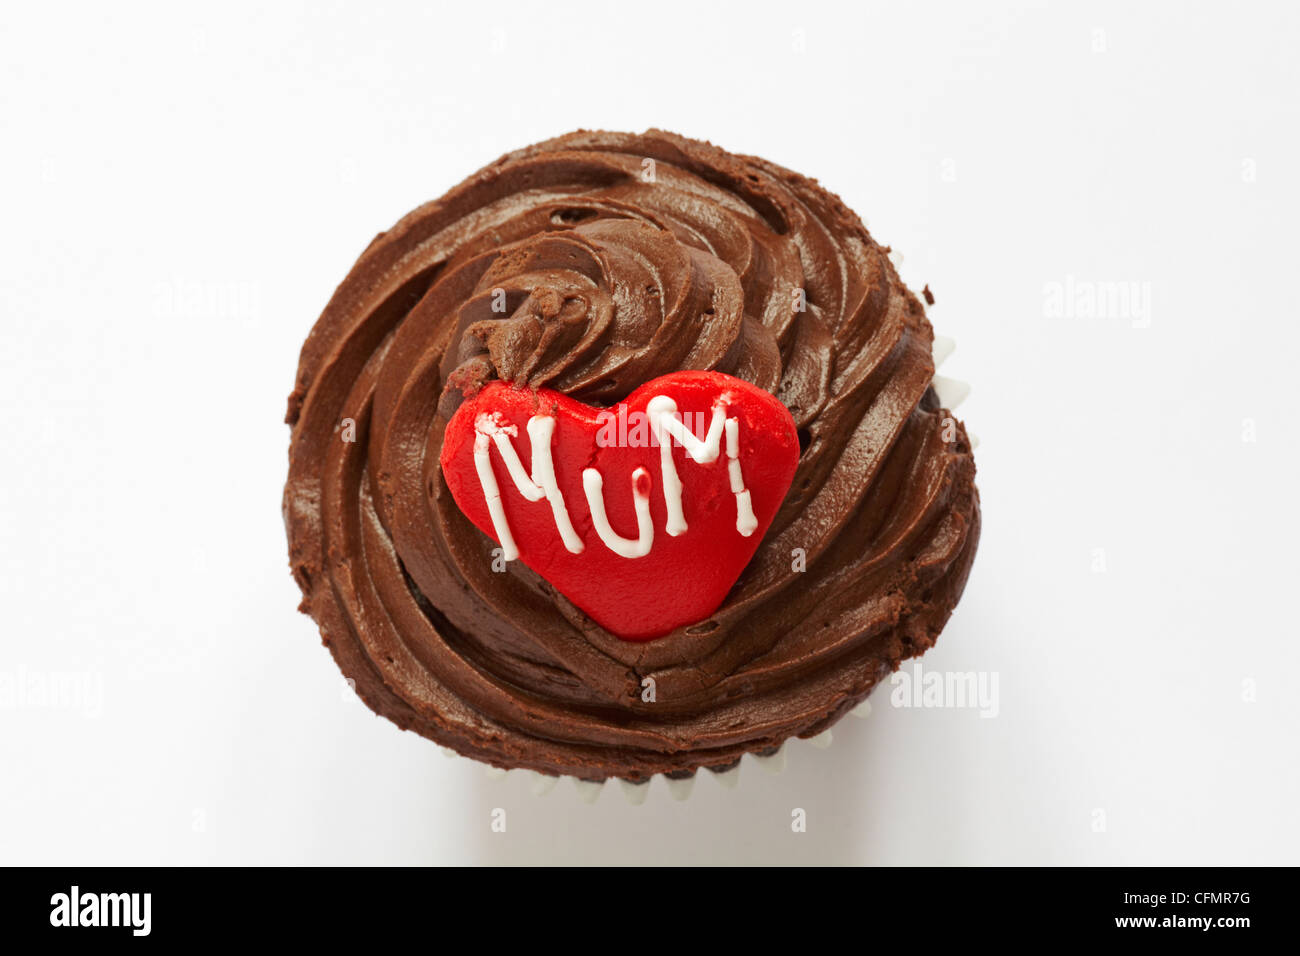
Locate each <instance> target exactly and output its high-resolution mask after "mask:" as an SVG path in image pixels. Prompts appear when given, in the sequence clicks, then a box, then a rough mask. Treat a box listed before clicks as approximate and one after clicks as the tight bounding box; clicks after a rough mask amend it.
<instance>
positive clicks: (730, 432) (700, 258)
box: [284, 131, 980, 781]
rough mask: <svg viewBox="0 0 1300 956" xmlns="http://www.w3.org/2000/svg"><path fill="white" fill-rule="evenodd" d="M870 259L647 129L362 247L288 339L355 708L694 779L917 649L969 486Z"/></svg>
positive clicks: (295, 526) (713, 159)
mask: <svg viewBox="0 0 1300 956" xmlns="http://www.w3.org/2000/svg"><path fill="white" fill-rule="evenodd" d="M887 253H888V250H887V249H884V248H882V247H881V246H879V245H878V244H877V243H875V242H874V241H873V240H872V239H871V237H870V236H869V235H868V233H867V230H866V229H865V228H864V227H863V225H862V223H861V221H860V220H859V219H858V217H857V216H855V215H854V214H853V213H852V212H851V211H850V210H849V209H847V208H846V207H845V206H844V205H843V203H842V202H840V200H839V199H838V198H837V197H835V196H833V195H831V194H830V193H828V192H826V191H825V190H824V189H822V188H821V187H820V186H818V185H817V183H816V182H814V181H813V180H810V179H806V178H804V177H803V176H800V175H798V174H795V173H792V172H790V171H788V170H786V169H783V168H781V167H779V166H777V165H775V164H773V163H770V162H767V161H765V160H762V159H757V158H753V157H748V156H738V155H733V154H730V153H727V152H725V151H723V150H721V149H718V148H716V147H714V146H711V145H709V144H707V143H703V142H699V141H696V140H690V139H685V138H683V137H680V136H676V135H673V134H670V133H665V132H660V131H650V132H647V133H645V134H643V135H639V136H638V135H629V134H621V133H604V132H578V133H573V134H570V135H568V136H562V137H559V138H557V139H553V140H549V141H547V142H544V143H539V144H537V145H535V146H530V147H528V148H525V149H522V150H519V151H517V152H514V153H510V154H508V155H506V156H503V157H502V158H501V159H499V160H497V161H496V162H494V163H492V164H491V165H490V166H488V167H486V168H484V169H483V170H481V171H479V172H478V173H475V174H474V175H473V176H471V177H470V178H469V179H467V180H466V181H465V182H463V183H462V184H460V185H459V186H457V187H456V188H454V189H452V190H451V191H450V192H449V193H447V194H446V195H445V196H443V197H442V198H441V199H438V200H436V201H434V202H431V203H428V204H426V205H424V206H421V207H420V208H418V209H416V210H415V211H414V212H412V213H410V214H409V215H407V216H406V217H404V218H403V219H402V220H401V221H400V222H398V223H397V224H396V225H395V226H394V227H393V228H392V229H390V230H389V231H387V232H385V233H382V234H380V235H379V236H378V237H376V238H375V240H374V241H373V242H372V243H371V244H370V246H369V247H368V248H367V249H366V251H365V252H364V253H363V254H362V256H361V258H360V259H359V260H358V261H357V263H356V265H355V266H354V267H353V269H352V271H351V272H350V273H349V275H348V276H347V278H345V279H344V280H343V283H342V284H341V285H340V286H339V288H338V290H337V291H336V292H335V293H334V296H333V298H332V299H331V300H330V302H329V304H328V305H327V306H326V308H325V311H324V313H323V314H322V315H321V317H320V319H319V320H318V321H317V323H316V325H315V327H314V328H313V329H312V331H311V334H310V335H309V336H308V338H307V341H306V343H305V345H304V346H303V350H302V355H301V360H300V363H299V367H298V377H297V383H296V387H295V388H294V391H293V394H292V395H291V396H290V399H289V411H288V416H287V421H288V422H289V424H290V425H291V426H292V440H291V445H290V456H289V458H290V467H289V480H288V484H287V486H286V488H285V496H284V515H285V522H286V525H287V528H288V536H289V554H290V563H291V566H292V568H293V573H294V576H295V578H296V579H297V581H298V584H299V586H300V587H301V589H302V592H303V596H304V597H303V603H302V606H301V608H302V610H303V611H305V612H306V613H308V614H310V615H311V616H312V617H313V618H314V619H315V621H316V622H317V624H318V625H319V626H320V631H321V634H322V636H323V639H324V642H325V644H326V645H327V646H328V647H329V649H330V651H331V653H332V654H333V655H334V658H335V660H336V661H337V662H338V665H339V667H340V668H341V669H342V671H343V673H344V674H345V675H346V676H347V677H348V678H350V679H351V680H353V681H354V682H355V686H356V690H357V692H358V694H359V695H360V696H361V697H362V699H363V700H365V702H366V703H367V704H368V705H369V706H370V707H371V708H372V709H373V710H374V711H375V712H376V713H378V714H381V715H383V716H385V717H387V718H388V719H389V720H391V721H393V722H394V723H395V724H397V725H398V726H399V727H402V728H404V729H409V730H414V731H416V732H417V733H419V734H421V735H423V736H425V737H428V738H430V739H431V740H434V741H437V742H438V743H439V744H442V745H443V746H445V747H449V748H451V749H453V750H455V751H457V752H459V753H461V754H463V755H466V756H469V757H472V758H475V759H477V760H481V761H485V762H487V763H490V764H493V765H495V766H497V767H502V768H527V769H531V770H535V771H538V772H540V773H542V774H547V775H571V776H574V777H577V778H580V779H583V780H604V779H606V778H609V777H618V778H623V779H625V780H630V781H644V780H647V779H649V778H650V777H651V776H652V775H654V774H658V773H662V774H666V775H668V776H669V777H672V778H679V779H680V778H683V777H686V776H689V775H691V774H693V773H694V772H695V771H696V770H698V769H700V768H708V769H710V770H715V771H722V770H726V769H728V768H730V767H733V766H734V765H735V764H736V763H737V761H739V759H740V758H741V756H742V755H744V754H746V753H756V754H764V753H771V752H773V751H774V750H775V749H776V748H778V747H780V745H781V744H782V743H783V742H784V741H785V740H787V739H788V738H790V737H805V738H806V737H814V736H816V735H819V734H821V733H822V732H823V731H825V730H826V729H827V728H829V727H830V725H831V724H833V723H835V721H837V720H838V719H839V718H840V717H842V716H843V715H844V714H845V713H847V712H848V711H849V710H850V709H852V708H854V707H855V706H856V705H858V704H859V703H860V702H862V701H863V700H864V699H865V698H866V697H867V695H868V694H869V693H870V692H871V690H872V688H873V687H874V686H875V685H876V684H877V683H878V682H879V681H880V680H881V679H882V678H883V677H885V676H886V675H888V674H889V673H891V672H892V671H893V670H895V669H897V668H898V666H899V664H900V662H901V661H902V660H903V659H905V658H908V657H911V656H915V655H918V654H920V653H922V652H924V651H925V650H926V649H927V648H929V647H930V646H932V645H933V644H934V642H935V639H936V638H937V637H938V634H939V631H940V630H941V629H942V627H943V625H944V623H945V622H946V621H947V619H948V616H949V615H950V614H951V613H952V610H953V607H954V606H955V604H956V603H957V600H958V598H959V597H960V595H961V592H962V589H963V586H964V585H965V582H966V577H967V575H968V573H969V571H970V567H971V562H972V561H973V559H974V555H975V549H976V544H977V541H978V538H979V520H980V519H979V496H978V493H977V491H976V489H975V485H974V477H975V464H974V460H973V458H972V455H971V447H970V443H969V440H968V438H967V434H966V432H965V429H964V428H963V426H962V425H961V424H960V423H959V422H957V421H956V420H955V419H954V418H953V416H952V414H951V413H950V412H949V411H947V410H945V409H944V408H943V407H941V403H940V400H939V397H938V395H937V394H936V391H935V389H934V387H933V385H932V380H933V378H934V359H933V355H932V342H933V332H932V330H931V327H930V323H929V322H928V321H927V319H926V315H925V309H924V307H923V306H922V304H921V302H920V301H919V300H918V299H917V298H916V296H914V295H913V294H912V293H911V292H909V291H908V290H907V289H906V288H905V287H904V285H903V284H902V282H901V281H900V279H899V277H898V275H897V273H896V272H895V270H894V267H893V266H892V264H891V263H890V261H889V258H888V255H887ZM530 463H531V470H530V468H529V464H530Z"/></svg>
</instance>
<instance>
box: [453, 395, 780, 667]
mask: <svg viewBox="0 0 1300 956" xmlns="http://www.w3.org/2000/svg"><path fill="white" fill-rule="evenodd" d="M441 464H442V472H443V475H444V476H445V478H446V481H447V487H448V488H450V489H451V493H452V496H453V497H454V498H455V500H456V504H457V505H458V506H459V507H460V509H461V511H463V512H464V513H465V515H466V517H468V518H469V519H470V521H472V522H473V523H474V524H475V525H476V526H477V527H478V528H479V529H480V530H481V531H483V532H484V533H485V534H487V535H488V536H489V537H491V538H492V539H493V540H495V541H496V542H497V544H498V545H499V546H500V550H501V554H500V555H499V557H502V558H504V559H505V560H507V561H511V560H515V559H516V558H517V559H519V560H521V561H523V562H524V564H526V565H527V566H528V567H530V568H532V569H533V570H534V571H536V572H537V573H538V574H540V575H541V576H542V577H544V578H545V579H546V580H547V581H549V582H550V583H551V584H552V585H554V586H555V588H556V589H557V590H559V591H560V592H561V593H562V594H564V595H565V597H567V598H568V599H569V600H570V601H572V602H573V603H574V604H575V605H577V606H578V607H579V608H581V609H582V610H583V611H585V612H586V613H587V614H588V615H589V616H590V617H591V618H592V619H593V620H594V621H596V622H597V623H598V624H600V625H601V626H602V627H604V628H605V629H606V630H608V631H610V632H611V633H613V634H616V635H617V636H619V637H620V638H623V639H624V640H628V641H645V640H649V639H651V638H654V637H659V636H662V635H664V634H667V633H668V632H670V631H672V630H674V629H675V628H678V627H681V626H683V625H686V624H692V623H694V622H696V621H701V620H704V619H705V618H707V617H708V616H709V615H710V614H712V613H713V612H714V611H716V610H717V609H718V607H719V606H720V605H721V604H722V601H723V599H724V598H725V597H726V595H727V592H728V591H729V590H730V589H731V586H732V585H733V584H735V582H736V578H738V577H739V576H740V572H741V571H743V570H744V568H745V565H747V564H748V563H749V561H750V559H751V558H752V557H753V556H754V551H755V550H756V549H757V548H758V544H759V542H760V541H761V540H762V538H763V535H764V533H766V531H767V528H768V526H769V525H770V524H771V523H772V519H773V517H775V516H776V512H777V510H778V509H779V508H780V506H781V502H782V501H783V500H784V499H785V494H786V491H787V490H788V489H789V487H790V482H791V480H792V479H793V478H794V472H795V468H796V467H797V465H798V464H799V439H798V435H797V433H796V430H795V424H794V420H793V419H792V418H791V417H790V413H789V412H788V411H787V410H786V408H785V406H784V405H782V404H781V403H780V402H779V401H777V399H776V398H775V397H774V396H772V395H771V394H770V393H768V392H765V391H763V390H762V389H760V388H757V387H755V386H753V385H750V384H749V383H748V382H743V381H741V380H740V379H738V378H733V377H732V376H730V375H723V374H722V373H720V372H703V371H690V372H674V373H672V374H670V375H664V376H662V377H660V378H657V379H654V380H653V381H650V382H647V383H646V384H644V385H642V386H641V387H640V388H638V389H637V390H636V391H635V392H633V393H632V394H631V395H629V396H628V397H627V399H626V400H624V401H623V402H621V403H619V404H618V405H616V406H614V407H613V408H607V409H600V408H593V407H592V406H590V405H585V404H583V403H582V402H579V401H576V400H574V399H572V398H569V397H567V396H565V395H563V394H561V393H559V392H556V391H552V390H551V389H546V388H542V389H532V388H527V387H516V386H514V385H511V384H508V383H505V382H490V383H488V384H487V385H485V386H484V387H483V388H482V389H480V390H479V391H478V392H477V393H476V394H475V395H474V396H473V397H471V398H469V399H467V400H466V401H465V402H464V403H463V404H462V405H461V406H460V408H459V409H457V410H456V413H455V414H454V415H453V416H452V419H451V421H450V422H449V423H448V424H447V429H446V432H445V433H444V436H443V445H442V455H441Z"/></svg>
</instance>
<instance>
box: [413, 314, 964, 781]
mask: <svg viewBox="0 0 1300 956" xmlns="http://www.w3.org/2000/svg"><path fill="white" fill-rule="evenodd" d="M956 350H957V343H956V342H955V341H954V340H953V339H951V338H949V337H948V336H945V335H936V336H935V337H934V344H933V346H932V354H933V356H934V367H935V368H936V369H938V368H939V367H940V366H941V365H942V364H943V363H944V362H945V361H947V359H948V358H949V357H950V356H951V355H952V354H953V352H955V351H956ZM931 384H932V386H933V388H934V391H935V394H936V395H938V396H939V403H940V404H941V405H942V406H943V407H944V408H946V409H948V411H956V409H957V407H958V406H959V405H961V404H962V403H963V402H965V401H966V399H967V398H969V397H970V392H971V387H970V383H968V382H964V381H962V380H961V379H956V378H948V377H947V376H944V375H938V374H936V375H935V376H934V380H933V381H932V383H931ZM967 436H968V437H969V439H970V444H971V448H972V449H974V448H976V447H978V446H979V439H978V438H977V437H975V435H974V433H972V432H970V431H969V430H968V431H967ZM849 714H850V715H851V716H853V717H857V718H866V717H869V716H870V715H871V701H870V699H867V700H863V701H862V702H861V703H860V704H858V705H857V706H856V707H854V708H853V709H852V710H850V711H849ZM833 740H834V737H833V735H832V732H831V730H830V729H828V730H823V731H822V732H821V733H820V734H817V735H816V736H814V737H807V738H804V737H791V738H789V739H787V740H785V741H783V742H782V744H781V745H780V746H779V747H778V748H777V749H776V750H775V751H774V752H773V753H771V754H767V755H763V754H758V753H748V754H745V755H744V756H743V757H742V759H741V760H740V761H739V762H738V763H736V765H735V766H733V767H731V768H729V769H727V770H724V771H721V772H718V771H713V770H708V769H707V768H701V769H700V770H697V771H696V772H695V773H694V774H692V775H691V776H689V777H669V776H666V775H664V774H655V775H654V776H653V777H651V778H650V779H649V780H646V781H643V782H633V781H631V780H624V779H622V778H621V777H610V778H608V779H606V780H604V781H596V780H582V779H579V778H578V777H568V776H565V777H560V776H554V775H551V774H544V773H538V772H537V771H536V770H522V769H516V770H504V769H502V768H500V767H492V766H487V765H484V766H483V767H482V770H483V772H484V774H485V775H486V776H487V777H488V779H490V780H505V779H506V778H507V777H514V778H520V777H522V778H523V779H524V780H526V781H527V782H528V789H529V791H530V792H531V793H533V794H535V795H536V796H539V797H540V796H545V795H546V794H548V793H550V792H551V791H552V790H554V789H555V788H556V786H557V785H559V783H560V781H561V780H567V781H569V782H571V783H572V784H573V789H574V791H575V792H576V793H577V796H578V799H580V800H581V801H582V802H583V803H587V804H592V803H595V802H596V800H598V799H599V798H600V795H601V793H602V792H603V791H605V790H611V789H612V790H618V791H619V792H620V793H621V795H622V796H623V798H624V799H625V800H626V801H627V802H628V803H629V804H631V805H632V806H640V805H641V804H643V803H645V802H646V799H647V798H648V797H649V796H650V789H651V787H654V786H657V784H656V783H655V781H656V780H662V781H663V786H664V787H665V788H666V789H667V791H668V795H669V796H670V797H672V798H673V799H674V800H679V801H680V800H688V799H690V797H691V794H692V793H694V792H695V781H696V780H698V779H699V778H700V777H702V776H708V777H712V778H713V779H714V780H716V781H717V783H718V784H719V785H721V786H722V787H723V788H724V789H727V790H734V789H735V788H736V786H737V785H738V784H739V783H740V772H741V768H742V767H744V766H745V765H746V764H748V765H751V766H753V767H757V768H758V769H759V770H761V771H763V772H764V773H768V774H778V773H781V772H783V771H784V770H785V766H786V753H787V750H786V748H787V747H789V746H790V745H791V744H792V743H795V744H797V743H806V744H808V745H810V746H812V747H814V748H816V749H818V750H826V749H827V748H829V747H830V745H831V743H832V742H833ZM439 749H440V750H441V751H442V753H443V754H444V755H445V756H448V757H459V756H460V755H459V754H457V753H456V752H455V751H454V750H451V749H449V748H447V747H440V748H439Z"/></svg>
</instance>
